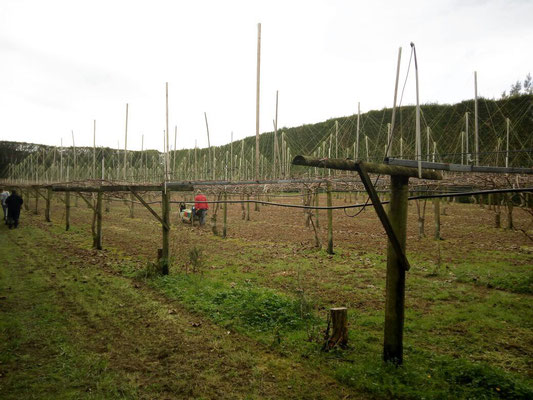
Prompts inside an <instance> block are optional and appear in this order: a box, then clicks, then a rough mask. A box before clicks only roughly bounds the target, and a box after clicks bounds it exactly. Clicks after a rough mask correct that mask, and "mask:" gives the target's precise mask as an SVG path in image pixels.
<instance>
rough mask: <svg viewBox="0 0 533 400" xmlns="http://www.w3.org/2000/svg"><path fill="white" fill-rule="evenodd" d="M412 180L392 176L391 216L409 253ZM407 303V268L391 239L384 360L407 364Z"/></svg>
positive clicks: (388, 249)
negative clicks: (404, 348)
mask: <svg viewBox="0 0 533 400" xmlns="http://www.w3.org/2000/svg"><path fill="white" fill-rule="evenodd" d="M408 183H409V178H408V177H406V176H398V175H392V176H391V199H390V203H389V213H388V217H389V220H390V223H391V225H392V229H393V230H394V233H395V234H396V237H397V238H398V241H399V242H400V246H401V248H402V250H403V252H404V254H405V241H406V237H407V203H408V200H407V199H408V196H409V188H408ZM404 303H405V268H404V267H403V265H402V263H401V260H400V258H399V257H398V255H397V252H396V251H395V250H394V247H393V246H392V244H391V242H390V240H389V242H388V247H387V286H386V300H385V337H384V342H383V360H384V361H390V362H393V363H395V364H398V365H399V364H402V362H403V322H404Z"/></svg>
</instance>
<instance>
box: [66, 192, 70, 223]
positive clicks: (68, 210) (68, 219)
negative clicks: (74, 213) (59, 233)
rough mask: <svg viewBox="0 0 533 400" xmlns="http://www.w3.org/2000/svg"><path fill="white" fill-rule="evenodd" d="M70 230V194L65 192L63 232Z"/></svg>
mask: <svg viewBox="0 0 533 400" xmlns="http://www.w3.org/2000/svg"><path fill="white" fill-rule="evenodd" d="M69 229H70V192H69V191H66V192H65V230H66V231H68V230H69Z"/></svg>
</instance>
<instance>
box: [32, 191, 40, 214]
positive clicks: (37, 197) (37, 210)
mask: <svg viewBox="0 0 533 400" xmlns="http://www.w3.org/2000/svg"><path fill="white" fill-rule="evenodd" d="M33 213H34V214H39V189H37V188H35V211H34V212H33Z"/></svg>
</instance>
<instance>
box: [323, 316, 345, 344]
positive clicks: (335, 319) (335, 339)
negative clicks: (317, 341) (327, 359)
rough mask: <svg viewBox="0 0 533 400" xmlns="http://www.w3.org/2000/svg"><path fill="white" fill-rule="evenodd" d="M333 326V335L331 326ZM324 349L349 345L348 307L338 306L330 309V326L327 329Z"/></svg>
mask: <svg viewBox="0 0 533 400" xmlns="http://www.w3.org/2000/svg"><path fill="white" fill-rule="evenodd" d="M330 326H331V336H330V335H329V328H330ZM326 338H327V340H326V343H325V344H324V350H326V351H327V350H331V349H332V348H334V347H335V346H339V347H341V348H346V346H347V345H348V309H347V308H346V307H336V308H330V309H329V319H328V328H327V330H326Z"/></svg>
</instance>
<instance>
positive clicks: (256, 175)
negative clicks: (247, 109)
mask: <svg viewBox="0 0 533 400" xmlns="http://www.w3.org/2000/svg"><path fill="white" fill-rule="evenodd" d="M260 82H261V24H260V23H259V24H257V88H256V97H255V179H256V180H259V94H260Z"/></svg>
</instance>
